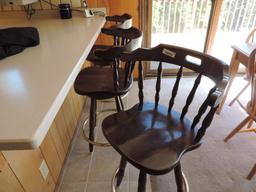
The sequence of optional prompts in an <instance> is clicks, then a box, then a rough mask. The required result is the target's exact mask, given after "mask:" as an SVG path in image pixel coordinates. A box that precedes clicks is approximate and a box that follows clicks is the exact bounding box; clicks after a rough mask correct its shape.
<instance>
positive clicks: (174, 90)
mask: <svg viewBox="0 0 256 192" xmlns="http://www.w3.org/2000/svg"><path fill="white" fill-rule="evenodd" d="M182 71H183V67H182V66H181V67H180V69H179V71H178V73H177V79H176V81H175V84H174V87H173V90H172V97H171V99H170V102H169V108H168V112H170V111H171V110H172V107H173V105H174V99H175V97H176V95H177V91H178V88H179V84H180V78H181V76H182Z"/></svg>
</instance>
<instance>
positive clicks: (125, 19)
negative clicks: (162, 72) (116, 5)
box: [86, 13, 132, 66]
mask: <svg viewBox="0 0 256 192" xmlns="http://www.w3.org/2000/svg"><path fill="white" fill-rule="evenodd" d="M106 21H107V25H110V26H109V28H110V29H111V30H112V29H115V28H121V29H128V28H130V27H132V16H131V15H129V14H127V13H124V14H122V15H113V16H106ZM101 33H102V34H105V35H109V36H112V37H113V44H112V45H94V46H93V47H92V49H91V51H90V53H89V55H88V56H87V58H86V59H87V60H88V61H90V62H92V63H93V64H94V65H99V66H105V65H109V63H106V62H105V61H103V60H102V59H101V58H99V57H97V56H96V55H95V54H94V51H95V50H107V49H109V48H111V47H113V45H114V46H118V45H125V44H126V43H127V42H126V38H122V37H120V36H118V35H116V34H115V32H113V33H111V31H110V32H109V31H108V30H107V32H106V28H102V30H101Z"/></svg>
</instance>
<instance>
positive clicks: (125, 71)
mask: <svg viewBox="0 0 256 192" xmlns="http://www.w3.org/2000/svg"><path fill="white" fill-rule="evenodd" d="M107 31H108V32H109V33H113V34H115V36H118V37H124V38H125V39H127V41H126V42H127V43H126V44H125V45H122V46H112V47H110V48H109V49H106V50H95V52H94V53H95V55H97V57H99V58H101V61H102V62H105V63H106V64H108V65H110V66H108V67H87V68H84V69H83V70H81V71H80V72H79V74H78V76H77V78H76V80H75V83H74V89H75V91H76V93H78V94H80V95H86V96H88V97H90V98H91V107H90V118H89V120H90V121H89V127H90V129H89V130H90V132H89V139H90V140H92V141H93V140H94V127H95V125H96V100H102V99H110V98H115V101H116V107H117V111H118V112H119V111H122V110H123V108H124V106H123V103H122V99H121V96H122V95H124V94H126V93H127V92H128V91H129V89H130V88H131V85H132V82H133V78H132V75H131V72H132V70H131V67H132V66H126V67H124V68H123V67H121V66H120V60H119V58H120V56H121V54H122V53H123V52H130V51H133V50H135V49H137V48H138V47H140V45H141V40H142V36H141V32H140V31H139V30H138V29H136V28H133V27H132V28H129V29H107ZM104 65H105V64H104ZM89 146H90V147H89V149H90V152H92V151H93V145H92V144H90V145H89Z"/></svg>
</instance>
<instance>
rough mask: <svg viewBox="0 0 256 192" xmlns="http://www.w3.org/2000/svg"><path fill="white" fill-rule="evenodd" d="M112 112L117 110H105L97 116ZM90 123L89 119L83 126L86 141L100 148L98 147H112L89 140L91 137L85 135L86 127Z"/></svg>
mask: <svg viewBox="0 0 256 192" xmlns="http://www.w3.org/2000/svg"><path fill="white" fill-rule="evenodd" d="M110 111H116V110H115V109H105V110H102V111H100V112H97V115H98V114H100V113H104V112H110ZM88 122H89V119H88V118H87V119H86V120H85V121H84V124H83V136H84V139H85V140H86V141H87V142H88V143H90V144H92V145H95V146H98V147H110V146H111V145H110V144H109V143H100V142H96V141H92V140H90V139H89V137H88V136H87V135H86V133H85V125H86V124H87V123H88Z"/></svg>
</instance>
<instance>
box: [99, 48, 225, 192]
mask: <svg viewBox="0 0 256 192" xmlns="http://www.w3.org/2000/svg"><path fill="white" fill-rule="evenodd" d="M190 58H192V59H190ZM194 59H196V60H199V61H200V62H193V60H194ZM121 60H122V61H124V62H127V64H129V65H130V66H131V68H133V67H134V65H135V63H138V70H139V81H138V88H139V91H138V96H139V103H138V104H136V105H135V106H134V107H132V108H131V109H129V110H126V111H121V112H118V113H115V114H112V115H110V116H108V117H106V118H105V119H104V120H103V123H102V130H103V133H104V135H105V137H106V139H107V140H108V142H109V143H110V144H111V145H112V146H113V148H114V149H115V150H116V151H117V152H118V153H120V155H121V156H122V157H121V162H120V166H119V168H118V169H117V170H116V172H115V174H114V178H113V182H112V189H113V191H115V188H116V186H119V185H120V184H121V181H122V178H123V176H124V171H125V166H126V162H127V161H128V162H129V163H131V164H132V165H133V166H135V167H136V168H138V169H139V170H140V174H139V182H138V183H139V184H138V192H144V191H145V186H146V175H147V174H151V175H162V174H166V173H168V172H170V171H171V170H173V169H174V173H175V179H176V184H177V191H178V192H183V191H184V190H185V191H188V184H187V181H186V179H185V176H184V174H183V173H182V171H181V164H180V160H181V157H182V156H183V155H184V154H185V153H186V152H189V151H192V150H194V149H196V148H198V147H199V146H200V145H201V140H202V137H203V136H204V134H205V132H206V130H207V128H208V127H209V125H210V124H211V122H212V119H213V116H214V114H215V111H216V110H217V108H218V106H219V102H220V100H221V97H222V93H223V90H224V89H225V86H226V84H227V81H228V76H227V73H228V66H227V65H225V64H224V63H222V62H221V61H220V60H218V59H215V58H214V57H211V56H208V55H206V54H204V53H200V52H197V51H193V50H189V49H185V48H181V47H176V46H171V45H164V44H161V45H159V46H157V47H154V48H152V49H137V50H135V51H133V52H132V53H127V54H126V53H125V54H123V55H122V57H121ZM144 61H146V63H145V65H146V64H147V63H149V62H150V61H154V62H159V66H158V72H157V80H156V85H155V91H156V92H155V94H153V92H152V97H153V98H154V102H149V101H145V98H144V96H147V97H148V96H149V95H144V93H143V87H144V83H143V64H142V62H144ZM162 63H168V64H174V65H177V66H179V71H178V73H177V78H176V81H175V83H174V86H173V89H172V92H171V93H170V96H171V98H170V100H169V102H168V103H167V105H161V104H159V99H160V88H161V74H162ZM184 68H188V69H190V70H193V71H194V72H196V73H197V74H198V75H197V77H196V78H195V81H194V85H193V87H192V88H191V91H190V93H189V94H188V97H187V99H186V101H185V103H184V107H183V109H182V111H176V110H174V107H173V106H174V103H175V98H176V95H177V92H179V91H180V90H182V89H183V88H184V87H182V86H179V83H180V80H181V77H182V73H183V70H184ZM203 76H205V77H208V78H209V79H211V80H212V81H213V82H214V84H215V85H214V86H213V87H212V88H211V89H209V92H208V95H207V96H206V98H205V99H204V100H203V98H200V99H199V101H202V103H201V106H200V108H199V110H198V112H197V114H195V117H194V118H193V120H190V119H189V118H188V117H187V112H188V110H189V108H190V104H191V103H192V101H193V98H194V97H195V96H196V94H195V93H196V91H197V90H198V86H199V85H200V81H201V79H202V77H203ZM120 85H121V83H120ZM166 88H167V87H165V89H166ZM186 92H187V91H186ZM183 93H184V91H183ZM179 105H180V103H179ZM204 115H205V116H204ZM201 119H202V123H199V122H200V120H201Z"/></svg>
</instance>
